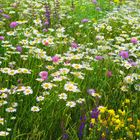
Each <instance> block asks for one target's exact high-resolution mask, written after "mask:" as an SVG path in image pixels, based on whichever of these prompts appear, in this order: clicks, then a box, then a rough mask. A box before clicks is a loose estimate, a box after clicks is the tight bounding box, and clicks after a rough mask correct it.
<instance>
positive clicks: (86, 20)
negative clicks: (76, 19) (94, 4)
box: [81, 18, 89, 23]
mask: <svg viewBox="0 0 140 140" xmlns="http://www.w3.org/2000/svg"><path fill="white" fill-rule="evenodd" d="M88 21H89V20H88V19H86V18H85V19H82V21H81V22H82V23H86V22H88Z"/></svg>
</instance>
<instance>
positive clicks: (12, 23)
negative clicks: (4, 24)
mask: <svg viewBox="0 0 140 140" xmlns="http://www.w3.org/2000/svg"><path fill="white" fill-rule="evenodd" d="M16 26H18V23H17V22H16V21H13V22H11V23H10V27H11V28H15V27H16Z"/></svg>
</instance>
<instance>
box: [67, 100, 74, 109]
mask: <svg viewBox="0 0 140 140" xmlns="http://www.w3.org/2000/svg"><path fill="white" fill-rule="evenodd" d="M66 106H68V107H70V108H73V107H75V106H76V102H74V101H68V102H67V103H66Z"/></svg>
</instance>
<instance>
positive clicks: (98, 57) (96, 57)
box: [95, 55, 103, 60]
mask: <svg viewBox="0 0 140 140" xmlns="http://www.w3.org/2000/svg"><path fill="white" fill-rule="evenodd" d="M95 59H96V60H102V59H103V57H102V56H100V55H98V56H95Z"/></svg>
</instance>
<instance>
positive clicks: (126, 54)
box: [119, 51, 129, 59]
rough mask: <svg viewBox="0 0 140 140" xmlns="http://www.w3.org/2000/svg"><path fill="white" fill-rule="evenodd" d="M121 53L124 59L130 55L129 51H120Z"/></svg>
mask: <svg viewBox="0 0 140 140" xmlns="http://www.w3.org/2000/svg"><path fill="white" fill-rule="evenodd" d="M119 55H120V56H121V57H122V58H124V59H127V58H128V57H129V53H128V51H120V54H119Z"/></svg>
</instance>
